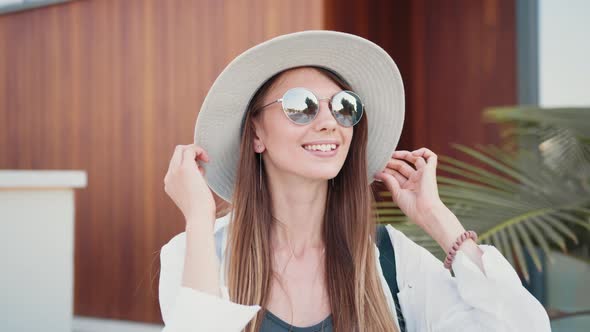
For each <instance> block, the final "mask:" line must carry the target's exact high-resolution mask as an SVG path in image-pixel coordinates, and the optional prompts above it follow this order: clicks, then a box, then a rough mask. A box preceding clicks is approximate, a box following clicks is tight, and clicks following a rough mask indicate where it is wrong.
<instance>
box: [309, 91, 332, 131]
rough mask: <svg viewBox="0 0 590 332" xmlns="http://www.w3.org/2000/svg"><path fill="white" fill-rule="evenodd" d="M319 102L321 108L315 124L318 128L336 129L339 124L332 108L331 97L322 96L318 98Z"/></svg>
mask: <svg viewBox="0 0 590 332" xmlns="http://www.w3.org/2000/svg"><path fill="white" fill-rule="evenodd" d="M318 102H319V105H318V107H319V110H318V114H317V115H316V117H315V119H314V122H313V123H314V125H315V126H316V127H317V129H318V130H321V129H323V128H326V129H331V130H333V129H335V128H336V127H337V126H338V122H337V121H336V118H335V117H334V114H332V110H331V109H330V98H321V99H318Z"/></svg>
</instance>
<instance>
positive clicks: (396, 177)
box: [383, 168, 408, 185]
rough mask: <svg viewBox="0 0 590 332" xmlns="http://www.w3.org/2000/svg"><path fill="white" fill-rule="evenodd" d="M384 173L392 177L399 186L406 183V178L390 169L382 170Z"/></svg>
mask: <svg viewBox="0 0 590 332" xmlns="http://www.w3.org/2000/svg"><path fill="white" fill-rule="evenodd" d="M383 171H384V172H386V173H388V174H391V175H393V177H394V178H395V179H396V180H397V181H398V182H399V183H400V184H401V185H403V184H404V183H406V181H408V178H406V177H405V176H403V175H402V174H401V173H400V172H398V171H396V170H393V169H390V168H385V169H384V170H383Z"/></svg>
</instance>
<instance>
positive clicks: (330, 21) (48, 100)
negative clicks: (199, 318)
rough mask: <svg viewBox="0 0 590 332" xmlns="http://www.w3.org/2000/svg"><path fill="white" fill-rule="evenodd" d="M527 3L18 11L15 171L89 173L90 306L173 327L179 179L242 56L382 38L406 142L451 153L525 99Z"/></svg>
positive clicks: (9, 70) (0, 22) (113, 5)
mask: <svg viewBox="0 0 590 332" xmlns="http://www.w3.org/2000/svg"><path fill="white" fill-rule="evenodd" d="M513 7H514V4H513V3H512V1H509V0H502V1H500V0H485V1H468V0H461V1H459V0H457V1H448V2H429V1H428V2H427V1H425V0H415V1H410V0H396V1H386V0H370V1H359V0H325V1H314V0H306V1H296V0H289V1H277V0H257V1H254V0H251V1H245V0H243V1H231V0H224V1H222V0H208V1H206V0H199V1H189V0H166V1H161V0H160V1H158V0H145V1H142V0H119V1H116V0H84V1H74V2H71V3H66V4H62V5H55V6H51V7H47V8H42V9H36V10H30V11H25V12H20V13H13V14H7V15H2V16H0V50H1V53H0V168H1V169H83V170H86V171H87V172H88V188H87V189H84V190H80V191H78V192H77V194H76V200H77V202H76V208H77V211H76V231H75V239H76V240H75V314H76V315H83V316H94V317H105V318H115V319H125V320H136V321H145V322H161V320H160V312H159V307H158V302H157V276H158V275H157V271H158V269H159V259H158V258H159V256H158V250H159V249H160V247H161V246H162V245H163V244H164V243H165V242H166V241H168V240H169V239H170V238H171V237H172V236H173V235H174V234H176V233H178V232H180V231H182V230H183V227H184V225H183V223H184V222H183V219H182V215H181V214H180V212H179V211H177V209H176V208H175V206H174V204H173V203H172V201H171V200H170V199H169V198H168V197H167V196H166V194H165V192H164V190H163V177H164V174H165V172H166V169H167V166H168V161H169V158H170V156H171V154H172V150H173V148H174V146H175V145H176V144H188V143H191V142H192V135H193V129H194V123H195V120H196V116H197V112H198V110H199V108H200V104H201V102H202V100H203V98H204V96H205V94H206V92H207V91H208V88H209V86H210V85H211V84H212V83H213V81H214V79H215V77H216V76H217V75H218V74H219V73H220V72H221V70H222V69H223V68H224V66H225V65H226V64H227V63H228V62H229V61H230V60H231V59H233V57H235V56H236V55H237V54H239V53H240V52H241V51H243V50H245V49H247V48H248V47H250V46H252V45H254V44H256V43H258V42H261V41H263V40H265V39H267V38H270V37H273V36H276V35H279V34H283V33H287V32H292V31H298V30H303V29H334V30H341V31H347V32H353V33H357V34H359V35H361V36H364V37H367V38H369V39H372V40H373V41H375V42H377V43H379V44H380V45H382V46H383V47H384V48H385V49H386V50H387V51H388V52H390V54H392V56H393V57H394V59H395V60H396V62H397V63H398V65H399V66H400V68H401V71H402V74H403V76H404V77H405V82H406V94H407V98H408V100H407V105H408V110H407V114H408V116H407V121H406V124H405V128H404V134H403V135H402V136H403V138H402V142H401V144H400V148H416V147H419V146H423V145H426V146H428V147H431V148H432V149H433V150H434V151H435V152H437V153H449V152H450V150H449V148H448V142H450V141H460V142H462V143H466V144H472V143H476V142H487V141H490V140H493V139H494V138H493V137H494V136H492V135H491V134H490V133H489V132H487V131H485V130H484V127H483V126H482V125H481V124H480V121H479V112H480V110H481V108H482V107H484V106H491V105H497V104H512V103H515V102H516V85H515V79H516V78H515V73H516V69H515V63H516V60H515V45H514V44H515V33H514V27H515V24H514V8H513ZM40 250H42V248H40ZM40 277H42V276H40Z"/></svg>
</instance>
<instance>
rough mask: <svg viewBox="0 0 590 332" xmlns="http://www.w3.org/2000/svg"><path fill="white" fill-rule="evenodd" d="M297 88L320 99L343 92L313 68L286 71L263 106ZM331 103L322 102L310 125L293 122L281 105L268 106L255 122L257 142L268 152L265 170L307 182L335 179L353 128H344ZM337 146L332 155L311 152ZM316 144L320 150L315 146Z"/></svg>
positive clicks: (256, 145) (265, 99)
mask: <svg viewBox="0 0 590 332" xmlns="http://www.w3.org/2000/svg"><path fill="white" fill-rule="evenodd" d="M295 87H303V88H306V89H308V90H310V91H311V92H313V93H314V94H315V95H316V96H317V97H318V99H321V98H327V97H330V98H331V97H332V96H333V95H334V94H336V93H338V92H339V91H342V89H341V88H340V87H339V86H338V85H337V84H336V83H335V82H333V81H332V80H331V79H330V78H328V77H327V76H324V75H323V74H322V73H321V72H319V71H318V70H316V69H313V68H297V69H292V70H289V71H286V72H284V73H283V74H281V75H280V77H278V80H277V81H276V82H275V84H274V85H273V86H272V87H271V88H270V89H269V90H268V91H267V93H266V95H265V96H264V98H263V100H262V102H263V103H262V105H266V104H268V103H271V102H273V101H275V100H277V99H279V98H282V96H283V94H284V93H285V92H286V91H287V90H289V89H291V88H295ZM328 102H329V99H328V100H320V107H319V113H318V115H317V116H316V117H315V119H314V120H313V121H312V122H311V123H309V124H306V125H299V124H295V123H293V122H291V121H290V120H289V119H288V118H287V117H286V116H285V114H284V113H283V109H282V107H281V103H280V102H279V103H274V104H272V105H270V106H267V107H265V108H264V109H263V110H262V112H261V113H260V115H259V116H258V117H256V118H255V119H254V123H255V126H256V135H257V137H256V138H255V140H254V149H255V151H256V152H261V151H260V150H258V146H259V145H260V146H262V150H263V151H264V157H263V159H264V162H265V167H266V169H267V172H268V173H269V175H273V173H274V174H285V175H286V174H290V175H295V176H299V177H303V178H307V179H317V180H320V179H322V180H328V179H331V178H334V177H335V176H336V175H337V174H338V172H340V169H341V168H342V165H344V161H345V160H346V155H347V154H348V150H349V148H350V142H351V140H352V134H353V129H352V127H343V126H341V125H340V124H338V122H337V121H336V119H335V118H334V116H332V113H331V111H330V108H329V106H328ZM321 144H335V145H336V149H335V150H334V151H331V152H322V151H319V150H317V151H311V150H310V149H317V145H321ZM313 145H316V147H313Z"/></svg>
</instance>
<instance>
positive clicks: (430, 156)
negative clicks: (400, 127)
mask: <svg viewBox="0 0 590 332" xmlns="http://www.w3.org/2000/svg"><path fill="white" fill-rule="evenodd" d="M412 154H413V155H415V156H420V157H422V158H424V159H426V163H427V164H428V165H433V166H435V167H436V163H437V160H438V156H437V155H436V153H434V152H432V151H431V150H429V149H427V148H420V149H418V150H415V151H412Z"/></svg>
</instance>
